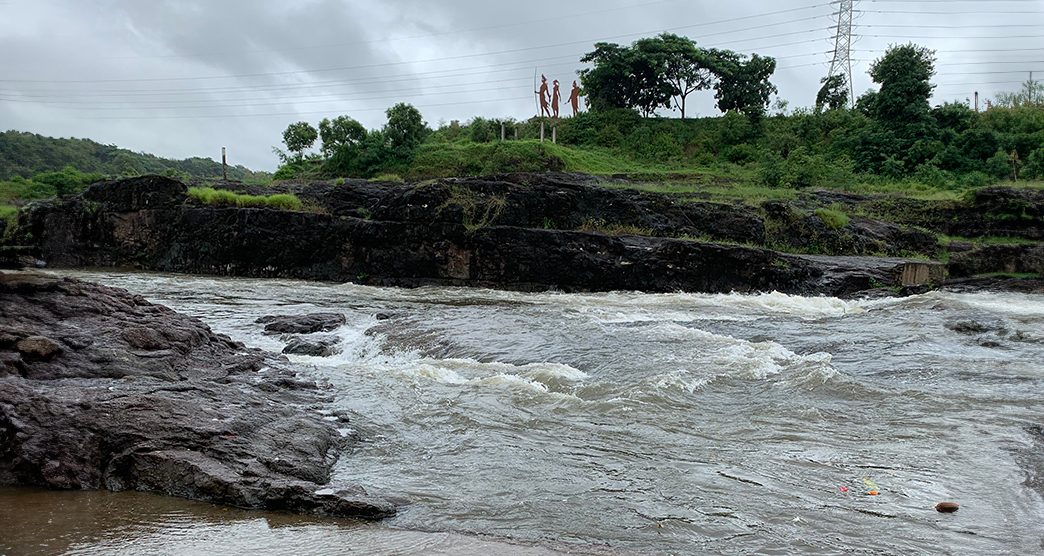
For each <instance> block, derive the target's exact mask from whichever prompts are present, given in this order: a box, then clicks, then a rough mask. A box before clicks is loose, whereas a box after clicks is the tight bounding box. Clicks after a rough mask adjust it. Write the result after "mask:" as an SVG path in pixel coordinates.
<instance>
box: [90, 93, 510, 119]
mask: <svg viewBox="0 0 1044 556" xmlns="http://www.w3.org/2000/svg"><path fill="white" fill-rule="evenodd" d="M518 100H531V99H530V95H526V96H524V97H513V98H491V99H484V100H468V101H461V102H444V103H439V104H422V105H417V106H416V108H438V107H442V106H461V105H465V104H488V103H493V102H514V101H518ZM385 110H387V109H386V108H352V109H341V110H316V111H310V112H299V111H295V112H271V113H255V114H209V115H201V116H197V115H179V116H105V117H87V118H81V119H85V120H198V119H214V118H263V117H270V116H302V115H313V114H329V115H333V114H345V113H353V114H354V113H357V112H383V111H385Z"/></svg>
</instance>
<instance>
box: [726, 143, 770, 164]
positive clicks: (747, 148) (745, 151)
mask: <svg viewBox="0 0 1044 556" xmlns="http://www.w3.org/2000/svg"><path fill="white" fill-rule="evenodd" d="M721 156H722V157H723V158H725V160H727V161H729V162H732V163H733V164H746V163H748V162H754V161H756V160H758V158H759V157H760V156H761V152H760V151H758V149H757V148H756V147H754V145H749V144H747V143H743V144H741V145H733V146H730V147H725V149H724V150H722V151H721Z"/></svg>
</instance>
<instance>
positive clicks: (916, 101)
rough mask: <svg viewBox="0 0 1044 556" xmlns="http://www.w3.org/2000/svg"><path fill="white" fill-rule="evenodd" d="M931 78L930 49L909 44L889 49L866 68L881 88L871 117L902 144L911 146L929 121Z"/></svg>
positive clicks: (932, 70) (931, 61)
mask: <svg viewBox="0 0 1044 556" xmlns="http://www.w3.org/2000/svg"><path fill="white" fill-rule="evenodd" d="M933 75H935V51H934V50H930V49H928V48H925V47H923V46H918V45H915V44H913V43H910V44H905V45H900V46H892V47H890V48H889V49H888V50H887V51H886V52H885V54H884V56H882V57H881V58H879V59H878V60H876V61H875V62H874V63H873V64H871V66H870V77H871V78H872V79H873V80H874V83H878V84H880V85H881V89H880V91H878V92H877V94H876V95H875V97H874V101H873V103H872V106H873V108H872V109H871V116H872V117H873V118H874V120H876V121H877V122H878V123H880V124H881V125H883V126H884V127H886V128H888V129H890V130H892V131H894V132H895V133H896V134H897V136H898V137H899V138H900V139H901V140H903V141H904V143H907V144H909V143H912V142H913V138H914V137H916V136H917V134H918V133H919V132H922V131H923V129H922V128H923V126H926V125H927V122H928V120H929V109H930V106H929V103H928V100H929V99H930V98H931V96H932V89H933V88H934V85H932V84H931V79H932V76H933Z"/></svg>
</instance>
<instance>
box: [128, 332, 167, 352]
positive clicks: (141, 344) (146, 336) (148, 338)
mask: <svg viewBox="0 0 1044 556" xmlns="http://www.w3.org/2000/svg"><path fill="white" fill-rule="evenodd" d="M120 336H121V337H122V338H123V340H124V341H125V342H127V345H129V346H130V347H132V348H138V349H144V350H150V351H151V350H160V349H170V342H168V341H167V339H166V338H164V337H163V335H162V334H160V333H159V332H157V331H155V330H153V329H151V328H145V327H142V326H134V327H131V328H127V329H126V330H124V331H123V332H122V333H121V334H120Z"/></svg>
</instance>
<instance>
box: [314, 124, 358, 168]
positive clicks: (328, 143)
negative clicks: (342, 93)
mask: <svg viewBox="0 0 1044 556" xmlns="http://www.w3.org/2000/svg"><path fill="white" fill-rule="evenodd" d="M319 137H320V138H321V140H322V147H321V149H322V151H323V156H324V157H326V158H330V156H332V155H333V153H335V152H337V150H338V149H341V148H343V147H349V146H353V145H357V144H359V142H361V141H362V140H363V139H365V138H366V128H365V127H363V125H362V124H361V123H359V122H358V121H356V120H354V119H352V118H349V117H348V116H338V117H336V118H334V119H333V120H330V119H327V118H323V121H321V122H319Z"/></svg>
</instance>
